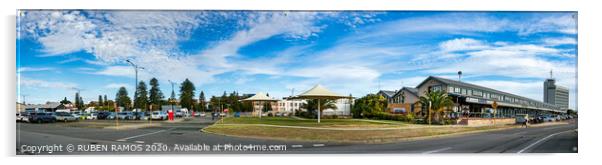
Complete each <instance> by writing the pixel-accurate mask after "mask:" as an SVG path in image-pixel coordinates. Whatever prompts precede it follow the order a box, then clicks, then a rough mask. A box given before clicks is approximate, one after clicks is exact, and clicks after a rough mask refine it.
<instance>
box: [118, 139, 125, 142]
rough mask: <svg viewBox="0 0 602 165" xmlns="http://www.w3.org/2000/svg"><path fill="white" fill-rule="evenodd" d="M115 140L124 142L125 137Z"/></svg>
mask: <svg viewBox="0 0 602 165" xmlns="http://www.w3.org/2000/svg"><path fill="white" fill-rule="evenodd" d="M116 141H118V142H124V141H126V140H125V139H117V140H116Z"/></svg>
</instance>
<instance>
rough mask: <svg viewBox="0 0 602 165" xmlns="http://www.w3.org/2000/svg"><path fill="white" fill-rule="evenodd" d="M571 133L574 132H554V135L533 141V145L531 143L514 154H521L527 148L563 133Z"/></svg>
mask: <svg viewBox="0 0 602 165" xmlns="http://www.w3.org/2000/svg"><path fill="white" fill-rule="evenodd" d="M571 131H574V130H568V131H562V132H556V133H553V134H551V135H548V136H546V137H544V138H541V139H539V140H537V141H535V143H531V144H530V145H528V146H527V147H525V148H523V149H522V150H520V151H518V152H516V153H523V152H525V151H526V150H528V149H529V148H531V147H533V146H535V145H536V144H538V143H541V142H543V141H545V140H548V139H549V138H551V137H552V136H556V135H558V134H561V133H565V132H571Z"/></svg>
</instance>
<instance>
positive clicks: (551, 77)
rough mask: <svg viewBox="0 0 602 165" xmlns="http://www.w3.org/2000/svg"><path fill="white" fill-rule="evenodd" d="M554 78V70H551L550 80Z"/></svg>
mask: <svg viewBox="0 0 602 165" xmlns="http://www.w3.org/2000/svg"><path fill="white" fill-rule="evenodd" d="M553 78H554V74H553V72H552V69H550V79H553Z"/></svg>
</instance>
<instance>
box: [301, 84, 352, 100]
mask: <svg viewBox="0 0 602 165" xmlns="http://www.w3.org/2000/svg"><path fill="white" fill-rule="evenodd" d="M319 97H322V98H349V96H343V95H339V94H337V93H334V92H332V91H330V90H328V89H326V88H325V87H323V86H322V85H320V84H318V85H316V86H314V87H313V88H311V89H309V90H307V91H305V92H303V93H301V94H299V95H297V96H295V98H319Z"/></svg>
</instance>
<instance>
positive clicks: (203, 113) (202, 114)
mask: <svg viewBox="0 0 602 165" xmlns="http://www.w3.org/2000/svg"><path fill="white" fill-rule="evenodd" d="M199 115H200V116H201V117H205V116H207V114H206V113H205V112H201V113H199Z"/></svg>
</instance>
